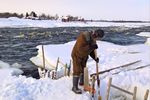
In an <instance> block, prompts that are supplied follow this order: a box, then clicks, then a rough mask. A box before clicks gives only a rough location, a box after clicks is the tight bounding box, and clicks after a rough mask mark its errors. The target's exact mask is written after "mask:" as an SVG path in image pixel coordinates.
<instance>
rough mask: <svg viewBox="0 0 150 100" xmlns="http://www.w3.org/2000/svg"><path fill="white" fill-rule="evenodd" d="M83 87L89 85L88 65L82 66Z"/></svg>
mask: <svg viewBox="0 0 150 100" xmlns="http://www.w3.org/2000/svg"><path fill="white" fill-rule="evenodd" d="M84 87H89V72H88V67H85V68H84Z"/></svg>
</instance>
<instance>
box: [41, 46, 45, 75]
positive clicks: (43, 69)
mask: <svg viewBox="0 0 150 100" xmlns="http://www.w3.org/2000/svg"><path fill="white" fill-rule="evenodd" d="M42 58H43V68H41V71H42V78H44V77H45V75H46V73H45V55H44V46H43V45H42Z"/></svg>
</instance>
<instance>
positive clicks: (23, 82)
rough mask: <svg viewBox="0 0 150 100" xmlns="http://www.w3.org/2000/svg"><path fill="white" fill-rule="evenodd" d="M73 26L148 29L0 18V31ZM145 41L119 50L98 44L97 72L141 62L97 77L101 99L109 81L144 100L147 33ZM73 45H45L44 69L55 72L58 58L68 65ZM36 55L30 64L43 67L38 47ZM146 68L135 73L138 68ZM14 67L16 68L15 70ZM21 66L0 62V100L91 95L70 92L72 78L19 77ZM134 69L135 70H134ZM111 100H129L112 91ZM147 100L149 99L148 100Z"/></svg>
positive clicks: (148, 71)
mask: <svg viewBox="0 0 150 100" xmlns="http://www.w3.org/2000/svg"><path fill="white" fill-rule="evenodd" d="M72 26H80V27H85V26H90V27H91V26H99V27H101V26H103V27H107V26H121V27H140V26H150V25H149V23H110V22H109V23H107V22H106V23H105V22H102V23H101V22H100V23H90V22H89V23H78V22H77V23H73V22H69V23H63V22H60V21H57V22H56V21H47V20H45V21H44V20H43V21H42V20H30V19H18V18H8V19H5V18H3V19H2V18H1V19H0V27H72ZM139 34H140V35H141V34H142V36H146V37H148V40H147V42H146V43H145V44H137V45H129V46H120V45H116V44H113V43H108V42H103V41H98V42H97V43H98V46H99V48H98V56H99V58H100V63H99V70H100V71H104V70H107V69H110V68H114V67H117V66H120V65H123V64H127V63H129V62H132V61H136V60H141V62H138V63H136V64H134V65H131V66H128V67H126V68H120V69H116V70H113V71H110V72H107V73H104V74H102V75H100V78H101V95H102V98H103V99H104V100H105V93H106V86H107V83H108V79H109V78H110V77H112V78H113V81H112V83H113V84H115V85H117V86H120V87H121V88H124V89H126V90H128V91H131V92H132V91H133V87H134V86H137V100H143V98H144V94H145V92H146V89H149V90H150V78H149V76H150V65H149V64H150V46H149V45H147V44H150V41H149V35H148V34H149V32H143V33H139ZM74 43H75V41H71V42H68V43H65V44H57V45H56V44H52V45H44V53H45V58H46V68H47V69H54V68H55V66H56V61H57V58H58V57H59V58H60V61H61V62H63V63H64V64H65V63H67V64H69V62H70V59H71V50H72V47H73V45H74ZM37 48H38V49H39V50H38V55H37V56H36V57H32V58H31V59H30V60H31V61H32V62H33V63H34V64H36V65H37V66H42V65H43V63H42V49H41V45H39V46H37ZM145 65H149V66H147V67H144V68H141V69H136V68H138V67H141V66H145ZM14 67H15V68H14ZM18 67H20V65H18V64H14V65H9V64H7V63H5V62H3V61H0V100H90V94H89V93H88V92H84V93H83V94H82V95H76V94H74V93H73V92H72V91H71V88H72V76H70V77H62V78H60V79H58V80H52V79H50V78H44V79H39V80H37V79H34V78H32V77H28V78H27V77H25V76H22V75H21V73H22V71H21V70H19V69H18ZM87 67H88V68H89V73H90V74H92V73H94V72H95V71H96V68H95V62H94V61H93V60H92V59H91V58H89V60H88V63H87ZM62 68H63V67H62V64H60V65H59V70H61V69H62ZM135 69H136V70H135ZM110 98H111V100H125V99H126V100H130V99H131V96H129V95H125V94H123V93H122V92H118V91H116V90H114V89H112V88H111V92H110ZM148 100H150V95H149V97H148Z"/></svg>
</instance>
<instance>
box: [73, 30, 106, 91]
mask: <svg viewBox="0 0 150 100" xmlns="http://www.w3.org/2000/svg"><path fill="white" fill-rule="evenodd" d="M103 36H104V31H103V30H101V29H98V30H95V31H92V32H81V33H80V35H79V37H78V38H77V41H76V43H75V45H74V47H73V50H72V54H71V56H72V60H73V87H72V91H73V92H75V93H76V94H81V93H82V91H81V89H79V88H78V81H79V79H80V82H79V85H84V79H83V78H84V76H83V75H84V74H83V72H84V67H86V63H87V60H88V56H89V55H90V56H91V57H92V58H93V59H94V60H95V61H96V62H97V63H98V62H99V58H96V59H95V54H94V50H95V49H97V48H98V46H97V44H96V40H97V39H98V38H102V37H103Z"/></svg>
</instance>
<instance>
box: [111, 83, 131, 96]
mask: <svg viewBox="0 0 150 100" xmlns="http://www.w3.org/2000/svg"><path fill="white" fill-rule="evenodd" d="M111 87H113V88H115V89H118V90H120V91H122V92H125V93H127V94H130V95H133V93H131V92H129V91H126V90H124V89H122V88H120V87H117V86H115V85H113V84H111Z"/></svg>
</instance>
